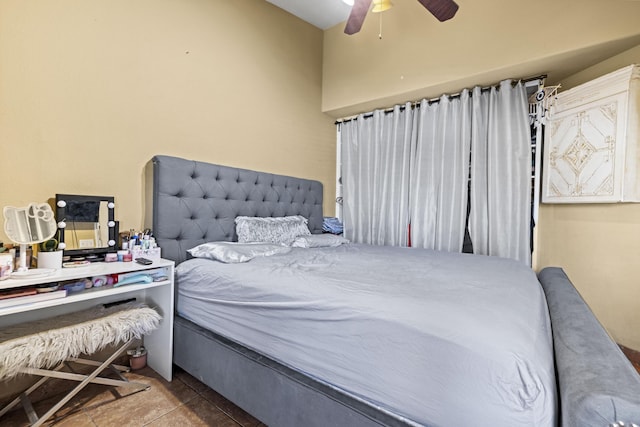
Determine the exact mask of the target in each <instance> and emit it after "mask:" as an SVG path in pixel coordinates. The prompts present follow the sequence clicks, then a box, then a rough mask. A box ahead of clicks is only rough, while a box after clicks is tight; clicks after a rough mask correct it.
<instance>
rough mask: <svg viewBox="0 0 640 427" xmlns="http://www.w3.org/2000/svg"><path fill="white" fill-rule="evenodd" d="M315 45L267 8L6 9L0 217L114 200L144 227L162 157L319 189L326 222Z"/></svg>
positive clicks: (311, 32)
mask: <svg viewBox="0 0 640 427" xmlns="http://www.w3.org/2000/svg"><path fill="white" fill-rule="evenodd" d="M322 38H323V33H322V31H321V30H319V29H317V28H315V27H313V26H311V25H309V24H307V23H305V22H303V21H301V20H298V19H297V18H294V17H292V16H291V15H289V14H287V13H285V12H284V11H282V10H280V9H277V8H275V7H274V6H272V5H270V4H269V3H267V2H265V1H263V0H234V1H225V0H180V1H177V0H136V1H128V0H109V1H102V0H82V1H79V0H58V1H55V2H51V1H45V0H2V1H1V2H0V147H1V151H0V170H1V171H2V183H1V184H0V185H1V188H2V190H1V191H0V207H1V206H6V205H14V206H21V205H25V204H26V203H28V202H31V201H38V202H43V201H47V200H48V199H49V198H51V197H53V196H54V195H55V194H56V193H70V194H97V195H113V196H115V198H116V204H117V205H116V217H117V219H119V220H120V222H121V223H120V226H121V229H129V228H139V227H141V226H142V225H143V200H142V195H143V188H142V186H143V168H144V166H145V164H146V163H147V162H148V161H149V160H150V159H151V157H152V156H153V155H154V154H168V155H176V156H181V157H186V158H193V159H198V160H204V161H209V162H214V163H220V164H226V165H230V166H239V167H243V168H252V169H258V170H263V171H268V172H274V173H283V174H288V175H294V176H300V177H306V178H312V179H319V180H321V181H322V182H323V183H324V184H325V200H326V204H325V206H326V208H327V212H328V213H333V206H334V205H333V199H334V194H335V127H334V126H333V121H332V119H331V118H330V117H329V116H327V115H325V114H323V113H321V95H322V87H321V85H322V43H323V40H322ZM5 237H6V236H5V235H4V233H3V232H0V241H2V240H5V239H4V238H5ZM5 241H6V240H5Z"/></svg>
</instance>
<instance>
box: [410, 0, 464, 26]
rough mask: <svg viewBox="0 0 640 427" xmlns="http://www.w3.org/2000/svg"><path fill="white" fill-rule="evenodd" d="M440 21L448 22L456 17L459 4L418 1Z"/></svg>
mask: <svg viewBox="0 0 640 427" xmlns="http://www.w3.org/2000/svg"><path fill="white" fill-rule="evenodd" d="M418 1H419V2H420V4H421V5H423V6H424V7H425V8H427V10H428V11H429V12H431V14H432V15H433V16H435V17H436V18H437V19H438V21H440V22H442V21H446V20H447V19H451V18H453V17H454V16H455V14H456V12H457V11H458V4H457V3H456V2H454V1H453V0H418Z"/></svg>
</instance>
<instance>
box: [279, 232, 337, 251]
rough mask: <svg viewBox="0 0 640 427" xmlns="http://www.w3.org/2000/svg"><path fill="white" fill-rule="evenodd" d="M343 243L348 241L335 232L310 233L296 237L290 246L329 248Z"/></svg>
mask: <svg viewBox="0 0 640 427" xmlns="http://www.w3.org/2000/svg"><path fill="white" fill-rule="evenodd" d="M345 243H349V241H348V240H347V239H345V238H344V237H342V236H336V235H335V234H312V235H310V236H299V237H297V238H296V240H294V241H293V243H292V244H291V246H292V247H294V248H331V247H336V246H340V245H343V244H345Z"/></svg>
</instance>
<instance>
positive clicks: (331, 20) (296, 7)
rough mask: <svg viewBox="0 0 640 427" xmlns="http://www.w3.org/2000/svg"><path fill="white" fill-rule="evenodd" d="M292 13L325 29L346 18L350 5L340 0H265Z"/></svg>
mask: <svg viewBox="0 0 640 427" xmlns="http://www.w3.org/2000/svg"><path fill="white" fill-rule="evenodd" d="M267 1H268V2H269V3H271V4H273V5H275V6H278V7H279V8H281V9H284V10H286V11H287V12H289V13H291V14H292V15H295V16H297V17H298V18H300V19H302V20H304V21H307V22H308V23H310V24H312V25H315V26H316V27H318V28H320V29H322V30H326V29H327V28H331V27H333V26H334V25H336V24H339V23H340V22H344V21H346V20H347V17H348V16H349V12H350V11H351V6H349V5H347V4H345V3H344V2H343V1H342V0H267Z"/></svg>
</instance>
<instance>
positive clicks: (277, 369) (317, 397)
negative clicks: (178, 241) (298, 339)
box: [174, 317, 406, 427]
mask: <svg viewBox="0 0 640 427" xmlns="http://www.w3.org/2000/svg"><path fill="white" fill-rule="evenodd" d="M174 328H175V333H174V337H175V341H174V346H175V348H176V349H189V351H175V352H174V363H175V364H176V365H178V366H180V367H181V368H182V369H184V370H185V371H187V372H189V373H190V374H191V375H193V376H194V377H196V378H198V379H199V380H200V381H202V382H203V383H205V384H208V385H210V386H211V387H212V388H213V389H215V390H216V391H218V392H219V393H220V394H222V395H223V396H225V397H226V398H227V399H229V400H231V401H232V402H234V403H235V404H236V405H238V406H240V407H241V408H243V409H244V410H245V411H247V412H249V413H250V414H252V415H253V416H254V417H256V418H258V419H259V420H261V421H262V422H263V423H265V424H267V425H269V426H278V427H287V426H290V427H299V426H305V427H314V426H317V427H326V426H350V427H372V426H377V427H379V426H406V424H404V423H402V422H400V421H399V420H397V419H395V418H393V417H391V416H389V415H387V414H386V413H384V412H380V411H378V410H377V409H375V408H374V407H372V406H369V405H367V404H364V403H363V402H361V401H358V400H356V399H354V398H352V397H349V396H345V395H344V394H342V393H340V392H338V391H336V390H335V389H333V388H331V387H329V386H327V385H326V384H324V383H321V382H319V381H317V380H314V379H313V378H310V377H308V376H305V375H303V374H301V373H300V372H298V371H295V370H293V369H291V368H288V367H286V366H283V365H281V364H279V363H277V362H275V361H273V360H271V359H269V358H267V357H265V356H263V355H260V354H258V353H256V352H254V351H251V350H249V349H247V348H246V347H243V346H241V345H239V344H237V343H235V342H233V341H230V340H228V339H225V338H224V337H221V336H219V335H216V334H214V333H213V332H211V331H208V330H206V329H203V328H201V327H200V326H198V325H195V324H194V323H192V322H189V321H188V320H185V319H183V318H181V317H176V321H175V326H174ZM203 355H206V356H205V357H203Z"/></svg>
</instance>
